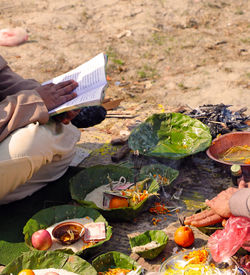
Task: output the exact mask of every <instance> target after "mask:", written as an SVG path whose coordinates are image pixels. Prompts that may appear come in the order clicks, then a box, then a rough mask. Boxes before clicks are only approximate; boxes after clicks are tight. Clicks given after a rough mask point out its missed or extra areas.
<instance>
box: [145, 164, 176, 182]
mask: <svg viewBox="0 0 250 275" xmlns="http://www.w3.org/2000/svg"><path fill="white" fill-rule="evenodd" d="M141 173H142V174H145V175H147V176H149V177H152V178H154V179H155V180H156V181H157V182H158V183H159V185H163V186H165V185H169V184H171V183H172V182H173V181H174V180H175V179H176V178H177V177H178V176H179V171H178V170H176V169H173V168H171V167H168V166H166V165H163V164H151V165H145V166H143V167H142V168H141Z"/></svg>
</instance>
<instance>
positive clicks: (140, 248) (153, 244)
mask: <svg viewBox="0 0 250 275" xmlns="http://www.w3.org/2000/svg"><path fill="white" fill-rule="evenodd" d="M160 245H161V244H159V243H158V242H156V241H152V242H150V243H147V244H145V245H140V246H134V247H132V252H133V253H138V252H143V251H147V250H151V249H154V248H156V247H159V246H160Z"/></svg>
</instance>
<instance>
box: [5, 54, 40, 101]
mask: <svg viewBox="0 0 250 275" xmlns="http://www.w3.org/2000/svg"><path fill="white" fill-rule="evenodd" d="M39 86H41V84H40V83H39V82H37V81H36V80H34V79H24V78H22V77H21V76H20V75H18V74H17V73H15V72H13V71H12V70H11V68H10V67H9V66H8V64H7V62H6V61H5V60H4V59H3V57H2V56H0V101H2V100H3V99H5V98H6V97H7V96H9V95H13V94H16V93H18V92H20V91H22V90H34V89H36V88H37V87H39Z"/></svg>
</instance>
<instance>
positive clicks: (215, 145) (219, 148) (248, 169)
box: [206, 132, 250, 176]
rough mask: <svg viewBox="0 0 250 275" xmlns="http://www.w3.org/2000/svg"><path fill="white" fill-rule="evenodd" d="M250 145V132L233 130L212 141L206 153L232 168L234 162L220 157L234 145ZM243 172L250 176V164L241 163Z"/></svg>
mask: <svg viewBox="0 0 250 275" xmlns="http://www.w3.org/2000/svg"><path fill="white" fill-rule="evenodd" d="M242 145H248V146H250V132H232V133H228V134H225V135H221V136H219V137H217V138H215V139H214V140H213V141H212V145H211V146H210V147H209V148H208V149H207V151H206V153H207V155H208V157H209V158H211V159H212V160H214V161H216V162H218V163H220V164H222V165H224V166H226V167H228V168H230V166H231V165H232V164H234V163H229V162H225V161H222V160H220V159H219V156H221V155H222V154H223V153H224V152H226V150H228V149H229V148H231V147H233V146H242ZM240 166H241V169H242V171H243V174H245V175H247V176H250V164H240Z"/></svg>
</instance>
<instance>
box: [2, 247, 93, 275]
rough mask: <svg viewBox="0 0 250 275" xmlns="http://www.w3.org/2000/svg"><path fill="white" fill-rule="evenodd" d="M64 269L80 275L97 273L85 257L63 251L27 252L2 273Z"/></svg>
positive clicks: (14, 274)
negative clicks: (23, 270)
mask: <svg viewBox="0 0 250 275" xmlns="http://www.w3.org/2000/svg"><path fill="white" fill-rule="evenodd" d="M48 268H56V269H64V270H67V271H70V272H74V273H76V274H79V275H96V274H97V272H96V270H95V269H94V267H93V266H92V265H91V264H90V263H88V262H87V261H85V260H84V259H82V258H80V257H78V256H76V255H69V254H66V253H63V252H61V251H30V252H25V253H23V254H22V255H21V256H19V257H18V258H16V259H15V260H13V261H12V262H11V263H9V264H8V265H7V266H6V267H5V268H4V270H3V271H2V272H1V274H4V275H5V274H6V275H7V274H8V275H9V274H13V275H17V274H18V273H19V272H20V271H21V270H22V269H32V270H35V269H48Z"/></svg>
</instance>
